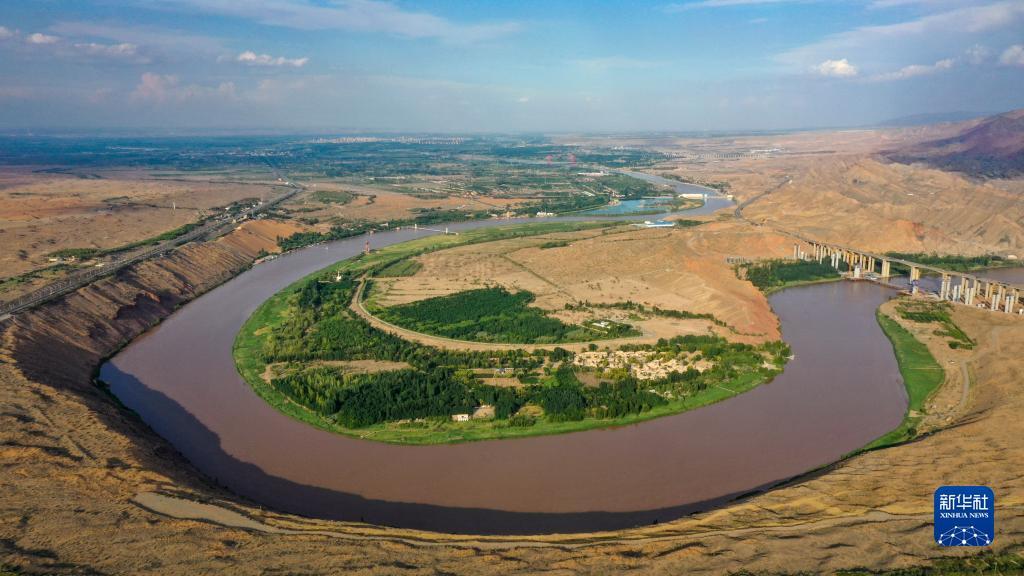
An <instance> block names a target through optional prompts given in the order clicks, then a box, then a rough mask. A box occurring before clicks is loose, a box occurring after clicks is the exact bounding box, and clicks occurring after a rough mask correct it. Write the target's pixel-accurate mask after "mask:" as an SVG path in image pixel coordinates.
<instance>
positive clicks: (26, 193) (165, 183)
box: [0, 167, 278, 280]
mask: <svg viewBox="0 0 1024 576" xmlns="http://www.w3.org/2000/svg"><path fill="white" fill-rule="evenodd" d="M98 176H100V178H98V179H91V178H90V179H87V178H79V177H77V176H74V175H64V174H51V173H38V172H33V171H32V170H31V169H28V168H6V167H5V168H4V170H3V171H0V246H2V247H3V248H2V250H0V280H2V279H3V278H7V277H10V276H15V275H18V274H21V273H23V272H26V271H28V270H33V269H37V268H41V267H45V266H47V265H49V264H51V263H50V262H48V261H47V255H48V254H50V253H52V252H54V251H56V250H60V249H65V248H115V247H117V246H123V245H125V244H129V243H132V242H136V241H139V240H143V239H146V238H150V237H153V236H156V235H159V234H161V233H163V232H167V231H169V230H173V229H174V228H177V227H179V226H182V225H184V224H188V223H190V222H195V221H196V220H198V219H199V218H200V217H201V216H202V215H204V214H208V213H210V211H211V209H212V208H215V207H219V206H224V205H227V204H230V203H231V202H234V201H237V200H241V199H243V198H260V197H269V196H271V195H273V194H277V193H278V192H277V191H275V190H273V189H272V188H271V187H270V186H267V185H261V184H248V183H236V182H203V181H198V180H197V181H186V180H153V179H145V178H144V177H143V176H144V175H142V174H140V173H138V172H127V173H110V174H107V173H103V172H101V173H99V174H98ZM103 176H110V177H109V178H107V177H103ZM174 206H176V209H175V207H174Z"/></svg>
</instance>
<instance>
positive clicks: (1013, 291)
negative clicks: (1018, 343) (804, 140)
mask: <svg viewBox="0 0 1024 576" xmlns="http://www.w3.org/2000/svg"><path fill="white" fill-rule="evenodd" d="M784 233H785V234H786V235H788V236H791V237H793V238H795V239H796V240H798V242H797V243H795V244H793V258H794V259H800V260H816V261H818V262H819V263H823V262H825V261H828V262H829V263H830V264H831V265H832V266H833V267H834V268H836V269H837V270H838V269H840V268H841V267H842V265H845V267H846V269H847V270H849V271H850V274H851V276H852V277H853V278H868V279H872V280H877V281H879V282H883V283H886V284H888V283H889V281H890V279H891V278H892V277H893V265H897V266H899V267H902V268H904V269H906V270H907V271H908V280H909V283H910V290H911V292H914V293H917V292H918V291H919V290H920V288H919V280H920V279H921V275H922V274H923V273H925V272H928V273H931V274H934V275H935V276H937V277H939V278H940V279H941V280H940V284H939V288H938V291H937V295H938V297H939V299H941V300H945V301H949V302H954V303H959V304H965V305H967V306H976V307H979V308H988V309H990V310H993V311H997V312H998V311H1001V312H1006V313H1007V314H1014V313H1018V314H1024V302H1022V299H1024V286H1021V285H1017V284H1011V283H1009V282H1004V281H1000V280H996V279H991V278H985V277H983V276H981V275H979V274H971V273H967V272H957V271H953V270H947V269H944V268H941V267H938V266H931V265H928V264H921V263H918V262H913V261H910V260H904V259H902V258H893V257H891V256H886V255H882V254H875V253H872V252H867V251H865V250H858V249H856V248H850V247H849V246H843V245H841V244H835V243H830V242H821V241H818V240H812V239H810V238H806V237H804V236H801V235H799V234H796V233H793V232H784Z"/></svg>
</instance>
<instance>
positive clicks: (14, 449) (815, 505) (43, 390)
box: [0, 307, 1024, 575]
mask: <svg viewBox="0 0 1024 576" xmlns="http://www.w3.org/2000/svg"><path fill="white" fill-rule="evenodd" d="M954 315H955V319H956V321H957V322H958V324H959V325H960V326H961V327H963V328H964V329H965V330H966V331H967V332H968V333H969V334H970V335H971V336H972V337H974V338H976V339H977V340H978V342H979V345H978V347H977V348H976V349H975V350H974V351H970V352H956V354H957V355H958V356H957V358H958V360H959V361H967V362H969V363H970V365H971V367H972V373H973V374H972V375H973V378H974V383H973V386H972V388H971V390H972V392H971V394H970V397H969V403H968V404H967V406H966V409H965V410H964V411H961V412H956V413H952V414H950V417H952V418H953V419H954V421H955V423H956V424H957V426H955V427H951V428H948V429H946V430H943V431H940V432H938V433H936V434H933V435H931V436H929V437H926V438H924V439H922V440H920V441H918V442H915V443H912V444H909V445H905V446H901V447H897V448H892V449H888V450H883V451H877V452H871V453H867V454H862V455H860V456H857V457H854V458H852V459H850V460H848V461H846V462H844V463H842V464H840V465H837V466H835V467H833V468H832V469H830V470H828V471H827V473H823V474H819V475H812V476H810V477H807V478H805V479H802V480H800V481H797V482H794V483H792V484H791V485H789V486H786V487H783V488H780V489H777V490H774V491H772V492H769V493H767V494H763V495H760V496H756V497H753V498H750V499H747V500H744V501H742V502H739V503H736V504H734V505H731V506H727V507H725V508H722V509H719V510H716V511H713V512H708V513H704V514H699V515H696V516H693V517H689V518H684V519H681V520H678V521H675V522H670V523H667V524H663V525H659V526H654V527H649V528H644V529H637V530H626V531H621V532H617V533H604V534H584V535H573V536H550V537H530V538H528V537H511V538H509V537H488V538H480V537H472V536H465V537H459V536H445V535H437V534H430V533H423V532H415V531H408V530H397V529H382V528H377V527H372V526H364V525H360V524H351V523H337V522H321V521H314V520H307V519H302V518H297V517H293V516H285V515H278V514H274V513H271V512H268V511H265V510H261V509H259V508H258V507H254V506H250V505H248V504H246V503H244V502H238V501H237V500H234V499H232V498H231V497H230V495H228V494H225V493H223V492H221V491H220V490H218V489H217V488H216V487H214V486H211V485H209V484H207V483H206V482H205V481H204V480H202V479H201V478H199V477H197V476H196V475H194V474H193V473H192V472H190V469H189V468H188V467H187V466H183V465H182V463H181V462H180V461H179V458H178V457H177V456H176V455H175V453H174V452H173V450H172V449H170V448H169V447H168V446H167V445H166V444H165V443H163V442H162V441H161V440H160V439H159V438H157V437H155V436H153V435H152V433H150V432H148V431H146V430H145V428H144V427H142V426H141V425H140V424H138V423H137V422H136V421H135V420H134V418H132V417H131V416H129V415H126V414H124V413H123V412H121V411H120V410H119V409H117V408H116V407H115V406H114V405H113V404H112V403H111V402H110V401H108V400H106V399H105V398H104V397H103V395H102V394H99V393H97V392H95V391H91V390H90V389H89V388H88V387H85V388H80V389H75V388H71V387H68V386H70V385H71V382H65V384H64V385H63V386H62V387H54V386H52V385H43V384H39V383H34V382H30V381H29V380H27V379H26V378H25V377H24V376H23V375H21V374H20V373H19V371H18V370H17V368H16V367H15V366H14V365H11V364H5V365H2V366H0V382H2V383H3V385H2V386H0V394H2V400H3V406H4V411H3V413H2V416H0V418H2V419H3V423H4V425H3V427H2V428H0V430H2V433H0V434H2V450H0V454H2V462H3V465H2V466H0V489H2V490H3V493H4V495H5V496H4V498H3V499H2V500H0V519H2V521H0V543H2V546H3V548H0V562H6V563H8V564H11V565H14V566H18V567H22V568H25V569H28V570H33V571H45V572H61V573H92V572H94V571H95V572H97V573H99V572H102V573H119V574H121V573H132V574H196V573H206V572H214V571H230V572H232V573H239V574H262V573H267V572H283V573H305V574H326V573H338V572H345V573H353V574H394V573H399V572H401V573H403V574H440V573H446V574H533V573H537V572H540V571H543V572H546V573H551V574H567V575H568V574H607V573H611V572H618V571H626V570H632V571H638V572H641V573H644V574H680V573H687V574H698V573H722V572H725V571H736V570H740V569H746V570H752V571H773V572H774V571H785V572H793V571H813V572H820V571H828V570H834V569H838V568H850V567H857V566H870V567H872V568H876V569H878V568H892V567H899V566H908V565H916V564H920V563H921V562H923V561H924V560H926V559H927V558H932V557H935V556H938V555H943V554H960V553H963V552H962V551H958V550H944V549H940V548H938V547H936V546H935V545H934V544H933V543H932V541H931V522H930V519H931V492H932V490H933V489H934V487H935V486H937V485H941V484H944V483H981V484H987V485H990V486H992V487H993V489H994V490H995V491H996V493H997V494H998V495H999V504H998V512H997V514H998V516H999V521H998V525H999V528H998V530H999V532H998V534H997V537H996V548H997V549H1002V548H1005V547H1007V546H1011V545H1014V544H1017V545H1019V544H1020V543H1021V542H1022V541H1024V501H1022V499H1024V497H1022V495H1024V477H1022V474H1024V470H1022V469H1021V468H1020V466H1019V465H1018V463H1019V462H1021V461H1024V445H1022V443H1021V442H1020V438H1021V436H1022V435H1024V420H1021V419H1020V418H1019V417H1018V414H1019V413H1020V411H1021V410H1022V409H1024V390H1022V388H1021V387H1020V382H1021V380H1022V376H1024V360H1022V359H1024V319H1021V318H1017V317H1009V316H1006V315H998V314H992V313H990V312H986V311H983V310H976V309H968V308H965V307H957V308H956V310H955V313H954ZM8 344H10V341H8ZM935 350H936V352H939V353H944V352H947V351H948V347H947V348H946V349H945V350H943V349H942V348H941V347H936V349H935ZM9 351H10V350H9V349H8V352H9ZM8 358H10V357H9V356H8ZM948 359H949V358H948V357H947V356H946V355H945V354H943V355H942V356H941V357H940V361H942V363H943V364H944V365H949V364H948ZM952 385H953V386H954V387H958V383H955V382H953V383H952ZM154 493H159V494H163V495H164V496H156V495H154ZM194 502H200V503H202V504H196V503H194ZM154 543H159V545H154Z"/></svg>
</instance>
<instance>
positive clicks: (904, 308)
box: [896, 300, 976, 350]
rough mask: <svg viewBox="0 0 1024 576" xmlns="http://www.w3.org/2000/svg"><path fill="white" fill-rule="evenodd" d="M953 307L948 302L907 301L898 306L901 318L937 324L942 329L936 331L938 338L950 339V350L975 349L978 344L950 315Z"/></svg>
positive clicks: (948, 342)
mask: <svg viewBox="0 0 1024 576" xmlns="http://www.w3.org/2000/svg"><path fill="white" fill-rule="evenodd" d="M951 309H952V306H951V305H950V304H949V303H948V302H926V301H919V300H914V301H905V302H901V303H900V304H899V306H897V308H896V311H897V313H899V315H900V317H901V318H903V319H905V320H910V321H912V322H918V323H921V324H930V323H935V324H939V325H940V326H941V328H940V329H939V330H936V331H935V335H936V336H942V337H945V338H948V339H949V340H947V342H946V343H947V344H948V345H949V347H950V348H953V349H957V348H964V349H967V350H972V349H974V346H975V344H976V342H975V341H974V340H972V339H971V337H970V336H968V335H967V333H966V332H964V331H963V330H961V329H960V327H959V326H957V325H956V322H953V318H952V317H951V316H950V315H949V313H950V310H951Z"/></svg>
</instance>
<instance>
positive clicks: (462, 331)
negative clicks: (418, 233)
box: [374, 287, 639, 344]
mask: <svg viewBox="0 0 1024 576" xmlns="http://www.w3.org/2000/svg"><path fill="white" fill-rule="evenodd" d="M533 300H534V295H533V294H532V293H531V292H528V291H526V290H522V291H520V292H516V293H512V292H509V291H507V290H505V289H504V288H500V287H492V288H479V289H476V290H466V291H463V292H457V293H455V294H449V295H447V296H438V297H435V298H427V299H425V300H420V301H417V302H412V303H409V304H403V305H400V306H391V307H387V308H377V309H375V310H374V313H376V314H377V315H378V316H380V317H381V318H383V319H384V320H386V321H388V322H390V323H392V324H395V325H397V326H401V327H403V328H407V329H409V330H414V331H416V332H422V333H424V334H432V335H434V336H441V337H444V338H451V339H454V340H469V341H473V342H502V343H516V344H556V343H563V342H581V341H588V340H596V339H606V338H620V337H623V336H636V335H639V332H637V331H636V330H634V329H632V328H631V327H629V326H628V325H625V324H618V323H615V324H614V325H612V324H609V325H608V326H603V327H602V329H601V330H599V331H598V330H591V329H587V328H585V327H581V326H573V325H571V324H566V323H564V322H562V321H561V320H558V319H557V318H551V317H550V316H548V315H547V313H546V312H545V311H543V310H541V309H539V308H534V307H532V306H530V304H531V303H533Z"/></svg>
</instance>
